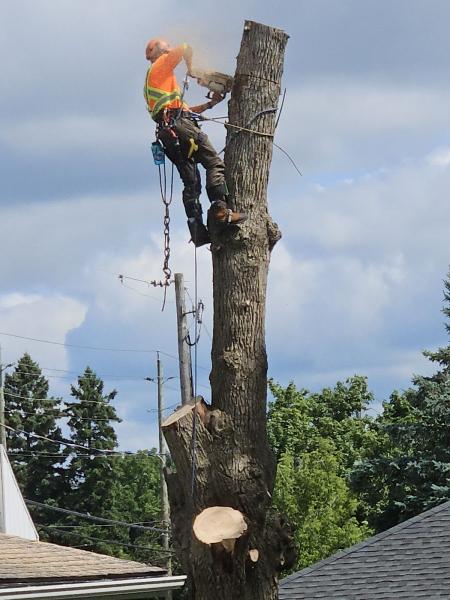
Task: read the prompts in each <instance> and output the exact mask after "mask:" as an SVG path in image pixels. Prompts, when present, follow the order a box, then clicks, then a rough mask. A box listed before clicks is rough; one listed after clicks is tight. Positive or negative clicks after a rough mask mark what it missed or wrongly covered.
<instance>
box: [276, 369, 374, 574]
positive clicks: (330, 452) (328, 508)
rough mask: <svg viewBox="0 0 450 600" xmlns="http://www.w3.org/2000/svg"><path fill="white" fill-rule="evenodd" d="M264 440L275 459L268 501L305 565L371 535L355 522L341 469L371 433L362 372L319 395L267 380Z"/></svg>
mask: <svg viewBox="0 0 450 600" xmlns="http://www.w3.org/2000/svg"><path fill="white" fill-rule="evenodd" d="M269 385H270V390H271V392H272V394H273V396H274V397H275V401H274V402H273V403H272V404H271V405H270V407H269V417H268V431H269V439H270V441H271V444H272V447H273V448H274V450H275V452H276V454H277V458H278V470H277V481H276V486H275V492H274V501H275V504H276V506H277V508H278V509H279V510H280V511H281V512H283V513H284V514H286V515H287V517H288V519H289V520H290V522H291V524H292V526H293V529H294V531H295V534H294V537H295V540H296V544H297V550H298V556H299V559H298V564H297V567H304V566H307V565H309V564H311V563H312V562H315V561H316V560H319V559H321V558H325V557H327V556H329V555H330V554H332V553H333V552H335V551H337V550H339V549H341V548H346V547H348V546H350V545H352V544H354V543H355V542H357V541H360V540H362V539H364V538H365V537H367V536H368V535H369V534H370V530H369V529H368V527H367V525H366V524H365V523H364V522H359V521H358V520H357V513H358V502H357V500H356V498H355V496H354V494H353V493H352V492H351V490H350V489H349V485H348V478H347V476H348V473H349V471H350V469H351V468H352V466H353V464H354V462H355V461H356V460H358V459H361V458H362V457H363V456H365V455H366V452H367V449H368V448H371V447H372V446H373V444H374V439H375V438H376V433H375V432H374V431H373V430H372V427H371V424H372V419H371V418H369V417H367V416H363V412H364V410H365V409H366V408H367V406H368V404H369V402H370V401H371V400H372V395H371V393H370V392H369V390H368V388H367V381H366V379H365V378H363V377H359V376H354V377H352V378H350V379H349V380H347V381H346V382H345V383H342V382H338V383H337V384H336V386H335V387H334V388H325V389H324V390H322V391H321V392H320V393H310V392H308V391H307V390H304V389H301V390H298V389H297V388H296V387H295V385H294V384H293V383H291V384H289V385H288V387H287V388H282V387H281V386H279V385H277V384H275V383H273V382H270V383H269Z"/></svg>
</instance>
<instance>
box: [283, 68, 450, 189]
mask: <svg viewBox="0 0 450 600" xmlns="http://www.w3.org/2000/svg"><path fill="white" fill-rule="evenodd" d="M449 107H450V91H449V90H443V89H441V88H439V87H436V88H433V87H432V86H430V87H418V86H417V87H414V86H411V85H399V84H396V85H394V84H390V83H382V84H377V85H375V84H373V83H367V82H363V81H358V80H353V81H352V80H348V79H341V80H340V79H336V78H329V79H327V80H323V81H314V82H309V83H307V84H304V85H301V84H299V85H297V86H296V87H294V88H290V89H289V91H288V94H287V97H286V102H285V107H284V111H283V115H282V118H281V121H280V125H279V131H278V137H277V143H278V144H281V145H282V146H283V147H285V148H286V149H287V150H288V152H289V153H290V154H291V155H292V156H294V157H296V159H297V161H298V162H299V163H300V165H301V168H302V170H303V172H304V175H305V176H307V177H308V176H309V177H311V176H314V177H317V176H318V174H321V177H323V176H324V174H325V173H326V172H330V173H334V174H336V173H338V174H341V173H342V174H341V177H342V178H343V179H344V178H345V179H349V178H352V177H353V176H354V175H356V176H359V175H360V174H361V172H364V171H373V170H375V169H378V168H390V166H391V165H395V164H396V163H398V160H399V157H403V158H418V157H421V156H423V155H424V154H425V153H427V152H429V150H430V148H431V147H433V146H434V145H435V143H436V139H438V138H439V137H442V136H449V135H450V126H449V123H450V108H449ZM293 123H296V124H297V123H298V125H299V127H298V129H297V128H293V127H292V124H293ZM294 132H295V133H294ZM275 157H276V159H277V164H278V163H280V162H281V165H283V164H284V166H282V174H283V176H284V177H286V173H288V174H290V175H291V176H290V177H289V178H290V179H292V180H294V172H293V171H292V167H291V166H290V165H288V163H287V162H286V160H285V159H284V158H283V157H280V158H281V159H282V160H281V161H280V160H278V157H277V154H275ZM319 183H321V182H320V181H319Z"/></svg>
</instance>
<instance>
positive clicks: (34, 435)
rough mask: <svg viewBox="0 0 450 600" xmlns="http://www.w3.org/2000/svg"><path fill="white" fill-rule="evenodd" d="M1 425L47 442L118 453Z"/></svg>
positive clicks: (105, 452) (86, 450) (85, 449)
mask: <svg viewBox="0 0 450 600" xmlns="http://www.w3.org/2000/svg"><path fill="white" fill-rule="evenodd" d="M0 427H4V428H5V429H8V430H9V431H14V432H15V433H23V434H25V435H26V436H28V437H32V438H36V439H40V440H45V441H46V442H51V443H53V444H58V445H61V446H67V447H69V448H80V449H81V450H84V451H85V452H91V453H94V452H100V453H102V454H105V455H110V454H114V455H116V454H118V451H117V450H109V449H108V448H89V447H88V446H82V445H81V444H76V443H75V442H70V441H68V440H57V439H54V438H49V437H47V436H45V435H39V434H38V433H31V432H30V431H25V430H24V429H16V428H14V427H10V426H9V425H5V424H4V423H0Z"/></svg>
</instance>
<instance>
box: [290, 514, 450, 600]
mask: <svg viewBox="0 0 450 600" xmlns="http://www.w3.org/2000/svg"><path fill="white" fill-rule="evenodd" d="M415 598H423V599H425V598H426V599H427V600H435V599H438V598H439V599H440V600H442V599H443V598H447V599H450V502H445V503H444V504H441V505H440V506H437V507H435V508H432V509H431V510H428V511H426V512H424V513H422V514H420V515H418V516H417V517H413V518H412V519H409V520H408V521H405V522H404V523H401V524H400V525H397V526H396V527H393V528H392V529H388V530H387V531H384V532H383V533H380V534H378V535H376V536H374V537H371V538H369V539H368V540H366V541H364V542H361V543H360V544H357V545H355V546H352V547H351V548H348V549H347V550H344V551H343V552H339V553H337V554H334V555H333V556H331V557H329V558H327V559H325V560H323V561H321V562H318V563H316V564H314V565H311V566H310V567H307V568H306V569H303V570H302V571H298V572H297V573H294V574H292V575H289V577H286V578H285V579H283V580H282V581H281V582H280V600H316V599H317V600H318V599H320V600H331V599H333V600H412V599H415Z"/></svg>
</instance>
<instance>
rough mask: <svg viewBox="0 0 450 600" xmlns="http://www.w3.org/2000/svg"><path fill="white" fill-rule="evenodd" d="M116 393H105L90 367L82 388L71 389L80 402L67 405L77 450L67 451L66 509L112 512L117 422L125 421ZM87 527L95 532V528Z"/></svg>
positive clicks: (72, 437)
mask: <svg viewBox="0 0 450 600" xmlns="http://www.w3.org/2000/svg"><path fill="white" fill-rule="evenodd" d="M116 394H117V392H116V391H115V390H113V391H111V392H109V393H105V392H104V384H103V381H102V380H101V379H100V378H99V377H97V375H96V374H95V372H94V371H93V370H92V369H90V368H89V367H87V368H86V369H85V371H84V373H83V375H81V376H80V377H78V385H76V386H75V385H72V386H71V395H72V396H73V398H75V400H76V401H75V402H66V403H65V404H66V408H65V412H66V414H67V415H68V416H69V419H68V422H67V424H68V427H69V428H70V432H71V434H70V439H71V441H72V442H73V444H75V445H76V447H68V448H67V449H66V455H67V460H68V465H67V469H66V482H67V486H66V487H67V492H66V494H67V495H66V499H65V506H69V507H70V508H72V509H73V510H77V511H79V512H85V513H86V512H88V513H91V514H96V515H98V516H106V515H107V514H109V513H110V511H111V509H112V494H111V491H112V488H113V485H114V480H115V466H116V463H117V457H116V456H114V455H112V454H111V453H113V452H114V451H115V450H116V448H117V435H116V432H115V430H114V427H113V423H118V422H120V421H121V419H119V417H118V416H117V414H116V410H115V408H114V407H113V406H112V405H111V404H110V402H111V401H112V400H113V399H114V398H115V396H116ZM99 511H100V512H99ZM86 527H87V528H88V530H89V531H91V529H92V527H91V526H86ZM80 531H81V529H80ZM98 531H100V533H99V534H98V536H97V537H102V535H101V533H102V532H103V529H102V530H100V528H98ZM104 537H105V538H106V537H107V535H105V536H104Z"/></svg>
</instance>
